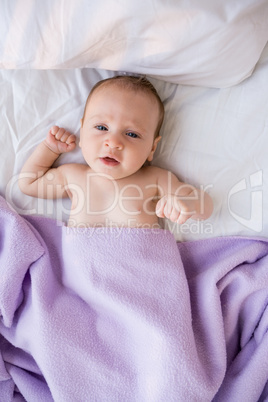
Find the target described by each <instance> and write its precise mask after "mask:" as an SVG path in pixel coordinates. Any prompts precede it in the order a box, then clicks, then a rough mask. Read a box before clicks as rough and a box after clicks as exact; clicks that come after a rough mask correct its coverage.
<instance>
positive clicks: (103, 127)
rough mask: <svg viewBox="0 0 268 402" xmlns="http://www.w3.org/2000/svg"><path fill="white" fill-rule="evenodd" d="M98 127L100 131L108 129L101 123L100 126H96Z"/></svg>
mask: <svg viewBox="0 0 268 402" xmlns="http://www.w3.org/2000/svg"><path fill="white" fill-rule="evenodd" d="M96 129H97V130H100V131H107V130H108V128H107V127H105V126H102V125H101V124H99V125H98V126H96Z"/></svg>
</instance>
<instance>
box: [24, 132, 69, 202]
mask: <svg viewBox="0 0 268 402" xmlns="http://www.w3.org/2000/svg"><path fill="white" fill-rule="evenodd" d="M75 140H76V137H75V135H73V134H70V133H69V132H68V131H66V130H65V129H63V128H59V127H58V126H53V127H51V129H50V130H49V132H48V134H47V137H46V139H45V140H44V141H43V142H41V144H39V145H38V146H37V148H36V149H35V150H34V152H33V153H32V155H31V156H30V157H29V158H28V159H27V161H26V163H25V164H24V166H23V168H22V170H21V172H20V176H19V187H20V189H21V191H22V192H23V193H25V194H27V195H31V196H32V197H38V198H62V197H66V196H67V195H68V194H67V191H66V188H65V185H66V181H65V176H64V167H63V166H60V167H58V168H53V169H52V168H51V166H52V165H53V163H54V162H55V160H56V159H57V158H58V156H59V155H60V154H61V153H64V152H70V151H72V150H73V149H74V148H75V146H76V144H75Z"/></svg>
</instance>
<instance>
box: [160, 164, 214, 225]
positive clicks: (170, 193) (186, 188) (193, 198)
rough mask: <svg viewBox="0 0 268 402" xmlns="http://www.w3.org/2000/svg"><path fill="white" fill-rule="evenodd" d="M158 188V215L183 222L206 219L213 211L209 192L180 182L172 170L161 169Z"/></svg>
mask: <svg viewBox="0 0 268 402" xmlns="http://www.w3.org/2000/svg"><path fill="white" fill-rule="evenodd" d="M158 188H159V189H160V196H161V198H160V200H159V201H158V202H157V204H156V215H157V216H158V217H160V218H164V217H166V218H168V219H170V220H171V221H172V222H177V223H180V224H182V223H185V222H186V221H187V220H188V219H189V218H192V219H195V220H205V219H207V218H209V217H210V215H211V214H212V212H213V201H212V199H211V197H210V196H209V194H208V193H206V192H205V191H203V190H201V189H200V190H199V189H197V188H195V187H193V186H192V185H190V184H185V183H182V182H180V181H179V180H178V179H177V177H176V176H175V175H174V174H172V173H171V172H167V171H164V170H161V172H160V174H159V179H158Z"/></svg>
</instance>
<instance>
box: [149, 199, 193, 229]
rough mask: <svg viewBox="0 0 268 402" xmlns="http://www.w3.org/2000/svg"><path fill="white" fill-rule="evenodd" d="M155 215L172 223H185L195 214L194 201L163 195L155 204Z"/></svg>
mask: <svg viewBox="0 0 268 402" xmlns="http://www.w3.org/2000/svg"><path fill="white" fill-rule="evenodd" d="M155 210H156V215H157V216H158V217H159V218H165V217H166V218H168V219H170V220H171V221H172V222H176V223H180V224H182V223H185V222H186V221H187V220H188V219H189V218H191V216H193V215H195V214H196V210H195V201H194V200H193V199H185V197H179V196H175V195H165V196H164V197H162V198H160V200H159V201H158V202H157V204H156V208H155Z"/></svg>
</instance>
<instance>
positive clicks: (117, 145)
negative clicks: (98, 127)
mask: <svg viewBox="0 0 268 402" xmlns="http://www.w3.org/2000/svg"><path fill="white" fill-rule="evenodd" d="M105 146H106V147H109V148H111V149H119V150H121V149H123V143H122V140H121V138H120V136H119V135H111V134H110V135H109V136H108V137H107V138H106V140H105Z"/></svg>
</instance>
